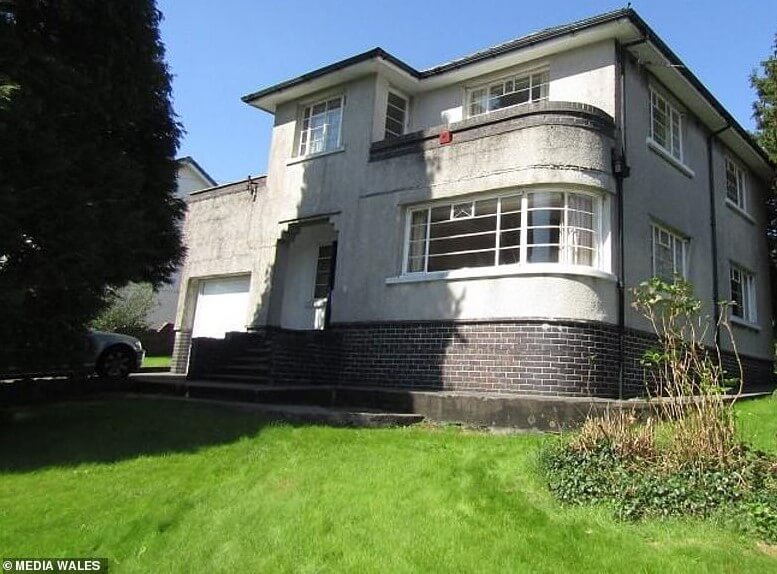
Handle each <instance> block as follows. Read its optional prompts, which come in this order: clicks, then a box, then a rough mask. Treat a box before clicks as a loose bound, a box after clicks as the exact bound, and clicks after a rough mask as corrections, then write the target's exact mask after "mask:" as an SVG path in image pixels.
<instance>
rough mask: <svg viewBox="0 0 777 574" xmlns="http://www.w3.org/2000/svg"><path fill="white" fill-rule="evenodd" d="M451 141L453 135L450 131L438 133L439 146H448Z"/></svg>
mask: <svg viewBox="0 0 777 574" xmlns="http://www.w3.org/2000/svg"><path fill="white" fill-rule="evenodd" d="M452 141H453V133H451V131H450V130H443V131H441V132H440V145H445V144H449V143H451V142H452Z"/></svg>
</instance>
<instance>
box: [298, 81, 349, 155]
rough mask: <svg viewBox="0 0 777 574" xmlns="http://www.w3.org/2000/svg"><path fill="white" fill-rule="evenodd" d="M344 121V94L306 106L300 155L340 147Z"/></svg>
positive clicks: (301, 133)
mask: <svg viewBox="0 0 777 574" xmlns="http://www.w3.org/2000/svg"><path fill="white" fill-rule="evenodd" d="M342 123H343V98H342V96H339V97H337V98H332V99H329V100H323V101H320V102H316V103H314V104H311V105H309V106H307V107H305V108H304V109H303V110H302V125H301V128H300V134H299V149H298V153H299V155H300V156H305V155H312V154H316V153H322V152H325V151H331V150H334V149H337V148H339V147H340V128H341V126H342Z"/></svg>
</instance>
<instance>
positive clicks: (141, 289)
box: [92, 283, 156, 336]
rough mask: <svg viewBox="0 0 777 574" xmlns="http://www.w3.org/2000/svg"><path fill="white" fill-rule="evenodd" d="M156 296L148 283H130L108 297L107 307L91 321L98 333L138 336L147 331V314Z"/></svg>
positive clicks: (151, 308) (152, 306)
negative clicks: (108, 332) (107, 332)
mask: <svg viewBox="0 0 777 574" xmlns="http://www.w3.org/2000/svg"><path fill="white" fill-rule="evenodd" d="M155 298H156V296H155V294H154V289H153V288H152V287H151V285H150V284H149V283H130V284H129V285H127V286H126V287H124V288H123V289H120V290H118V291H114V292H111V293H110V294H109V295H108V305H107V307H105V308H104V309H103V310H102V311H101V312H100V314H99V315H98V316H97V317H96V318H95V320H94V321H92V327H93V328H95V329H97V330H99V331H113V332H117V333H125V334H127V335H136V336H137V335H140V334H142V333H143V331H145V330H146V329H148V319H147V317H148V314H149V313H150V312H151V311H152V310H153V308H154V304H155V303H156V300H155Z"/></svg>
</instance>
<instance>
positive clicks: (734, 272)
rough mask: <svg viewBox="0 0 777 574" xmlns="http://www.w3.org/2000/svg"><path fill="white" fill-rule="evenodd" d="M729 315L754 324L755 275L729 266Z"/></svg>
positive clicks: (737, 267) (733, 265)
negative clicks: (732, 303)
mask: <svg viewBox="0 0 777 574" xmlns="http://www.w3.org/2000/svg"><path fill="white" fill-rule="evenodd" d="M731 300H732V301H733V302H734V305H733V306H732V307H731V314H732V315H733V316H734V317H738V318H739V319H742V320H743V321H747V322H748V323H755V322H756V319H757V317H756V312H755V275H753V274H752V273H750V272H749V271H746V270H745V269H743V268H742V267H739V266H738V265H735V264H733V263H732V264H731Z"/></svg>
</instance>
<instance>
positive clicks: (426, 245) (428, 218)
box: [424, 207, 432, 273]
mask: <svg viewBox="0 0 777 574" xmlns="http://www.w3.org/2000/svg"><path fill="white" fill-rule="evenodd" d="M431 232H432V208H431V207H430V208H428V209H427V210H426V241H424V273H428V270H429V238H430V237H429V236H430V235H431Z"/></svg>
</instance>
